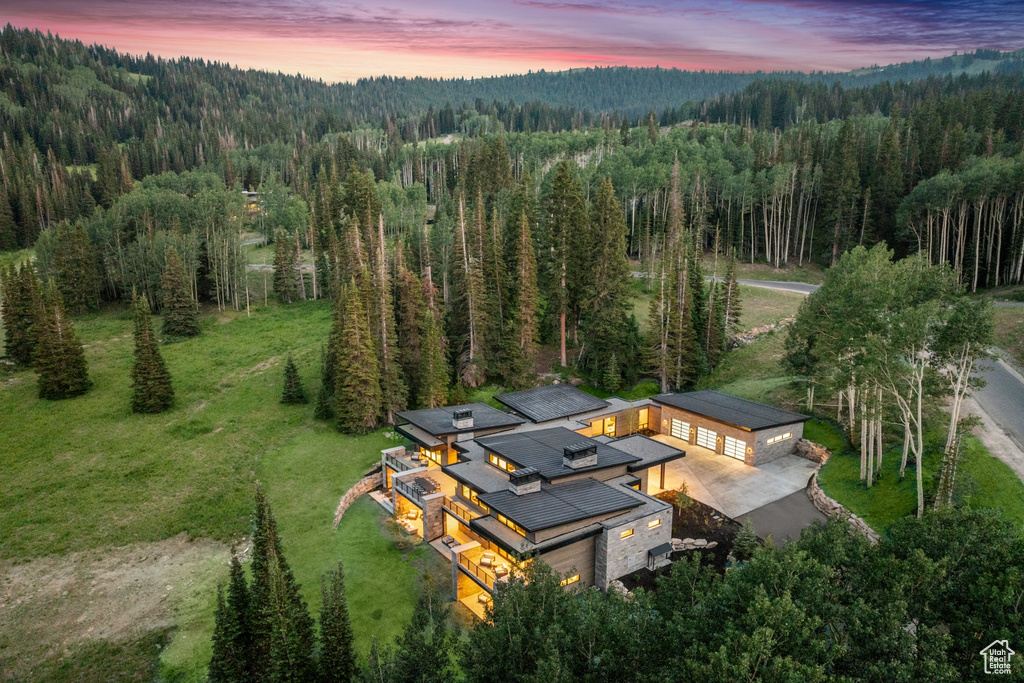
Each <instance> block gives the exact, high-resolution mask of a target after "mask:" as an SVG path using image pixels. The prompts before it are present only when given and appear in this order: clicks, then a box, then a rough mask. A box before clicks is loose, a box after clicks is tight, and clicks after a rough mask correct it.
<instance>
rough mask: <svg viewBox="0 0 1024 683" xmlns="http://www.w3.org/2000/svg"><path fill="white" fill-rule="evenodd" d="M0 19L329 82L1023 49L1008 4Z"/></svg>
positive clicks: (194, 8) (477, 0)
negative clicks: (980, 48)
mask: <svg viewBox="0 0 1024 683" xmlns="http://www.w3.org/2000/svg"><path fill="white" fill-rule="evenodd" d="M711 8H713V9H711ZM0 16H2V21H3V22H4V23H7V22H10V23H11V24H13V25H14V26H16V27H19V28H38V29H41V30H44V31H47V30H48V31H52V32H54V33H58V34H60V36H61V37H64V38H77V39H80V40H82V41H84V42H87V43H93V42H98V43H102V44H105V45H108V46H112V47H116V48H117V49H119V50H121V51H124V52H129V53H134V54H144V53H146V52H151V53H153V54H156V55H160V56H164V57H178V56H181V55H188V56H192V57H203V58H205V59H210V60H218V61H227V62H230V63H231V64H234V65H238V66H241V67H252V68H257V69H267V70H271V71H283V72H285V73H302V74H304V75H307V76H311V77H314V78H322V79H324V80H325V81H349V80H354V79H356V78H359V77H363V76H377V75H382V74H388V75H394V76H443V77H452V76H491V75H498V74H508V73H522V72H525V71H529V70H538V69H548V70H559V69H567V68H572V67H583V66H595V65H599V66H608V65H621V64H626V65H630V66H654V65H660V66H663V67H679V68H682V69H716V70H717V69H728V70H736V71H751V70H757V69H761V70H777V69H797V70H809V69H815V70H818V69H822V70H847V69H851V68H856V67H860V66H869V65H872V64H889V63H893V62H900V61H908V60H912V59H921V58H924V57H928V56H931V57H941V56H944V55H947V54H951V53H952V52H953V51H954V50H959V51H965V50H973V49H974V48H976V47H987V48H997V49H1002V50H1012V49H1019V48H1021V47H1024V9H1022V6H1021V3H1020V1H1019V0H938V1H925V0H896V1H888V0H852V1H849V2H847V1H839V0H719V1H717V2H715V1H714V0H681V1H671V2H670V1H667V0H618V1H616V2H611V1H606V0H567V1H565V2H559V1H556V0H517V1H512V2H496V1H493V0H444V1H441V0H416V1H404V2H403V1H399V0H387V1H385V2H376V3H374V2H361V1H354V2H335V1H330V0H275V1H272V2H260V3H256V2H238V1H237V0H130V1H129V0H88V1H86V0H4V2H3V13H2V15H0Z"/></svg>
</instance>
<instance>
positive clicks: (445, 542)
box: [441, 535, 455, 548]
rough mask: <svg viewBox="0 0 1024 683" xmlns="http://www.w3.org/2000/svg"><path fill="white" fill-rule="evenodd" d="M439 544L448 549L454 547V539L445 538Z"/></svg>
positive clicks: (450, 536) (452, 537) (449, 536)
mask: <svg viewBox="0 0 1024 683" xmlns="http://www.w3.org/2000/svg"><path fill="white" fill-rule="evenodd" d="M441 542H442V543H444V544H445V545H446V546H448V547H449V548H451V547H452V546H453V545H455V537H454V536H452V535H448V536H445V537H444V538H443V539H441Z"/></svg>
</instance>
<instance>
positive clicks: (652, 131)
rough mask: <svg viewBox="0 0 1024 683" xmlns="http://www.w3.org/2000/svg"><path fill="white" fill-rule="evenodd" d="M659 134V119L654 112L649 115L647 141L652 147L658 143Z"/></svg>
mask: <svg viewBox="0 0 1024 683" xmlns="http://www.w3.org/2000/svg"><path fill="white" fill-rule="evenodd" d="M658 132H659V131H658V117H657V116H655V115H654V112H653V111H652V112H650V113H648V114H647V139H648V140H650V141H651V144H652V145H653V144H654V143H656V142H657V141H658Z"/></svg>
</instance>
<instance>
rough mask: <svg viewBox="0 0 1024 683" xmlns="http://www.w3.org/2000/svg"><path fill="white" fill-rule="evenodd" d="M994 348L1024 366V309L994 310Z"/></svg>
mask: <svg viewBox="0 0 1024 683" xmlns="http://www.w3.org/2000/svg"><path fill="white" fill-rule="evenodd" d="M994 311H995V322H996V328H995V341H996V346H998V347H999V348H1001V349H1003V350H1005V351H1006V352H1007V353H1009V354H1010V355H1011V356H1012V357H1013V358H1014V360H1016V361H1017V363H1018V364H1021V365H1024V308H996V309H994Z"/></svg>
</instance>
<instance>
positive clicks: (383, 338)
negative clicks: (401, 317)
mask: <svg viewBox="0 0 1024 683" xmlns="http://www.w3.org/2000/svg"><path fill="white" fill-rule="evenodd" d="M384 247H385V245H384V218H383V216H381V217H380V220H379V221H378V235H377V250H376V252H375V254H376V257H375V259H374V260H375V263H374V270H375V272H374V288H373V293H374V305H373V306H372V307H371V310H373V311H374V312H375V313H376V315H375V319H374V321H373V322H374V327H375V332H376V340H375V344H374V346H375V347H376V350H377V359H378V364H379V367H380V393H381V417H382V418H383V419H384V421H385V422H386V423H387V424H389V425H393V424H395V418H396V417H397V415H398V413H400V412H401V411H403V410H405V409H406V407H407V405H408V396H409V390H408V386H407V385H406V383H405V380H404V379H403V377H402V366H401V363H400V362H399V354H398V333H397V332H396V331H395V308H394V299H393V298H392V291H391V289H392V288H391V273H390V271H389V269H388V259H387V251H386V250H385V248H384Z"/></svg>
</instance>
